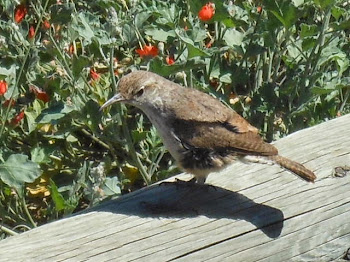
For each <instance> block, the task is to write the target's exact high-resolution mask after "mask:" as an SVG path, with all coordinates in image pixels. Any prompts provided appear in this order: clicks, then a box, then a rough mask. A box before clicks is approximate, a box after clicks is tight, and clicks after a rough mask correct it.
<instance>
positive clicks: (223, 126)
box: [172, 89, 278, 155]
mask: <svg viewBox="0 0 350 262" xmlns="http://www.w3.org/2000/svg"><path fill="white" fill-rule="evenodd" d="M184 96H189V97H188V98H187V97H184ZM193 97H196V100H194V99H193ZM181 98H182V99H181ZM178 99H179V103H180V101H181V100H182V105H180V104H179V105H178V106H177V107H175V108H181V106H182V107H183V108H187V109H188V110H177V111H176V112H174V113H175V115H176V117H175V118H174V123H173V124H172V126H173V127H174V130H173V131H174V133H175V134H176V136H178V137H179V139H180V140H181V141H184V143H187V144H188V145H190V146H192V147H195V148H210V149H213V150H228V151H233V152H238V153H242V154H253V155H276V154H278V151H277V149H276V148H275V147H274V146H273V145H271V144H268V143H266V142H264V141H263V140H262V138H261V137H260V135H259V134H258V130H257V129H256V128H255V127H253V126H252V125H250V124H249V123H248V122H247V121H246V120H245V119H244V118H243V117H241V116H240V115H239V114H238V113H236V112H235V111H234V110H232V109H230V108H228V107H226V106H225V105H223V104H222V103H221V102H220V101H218V100H217V99H215V98H213V97H211V96H209V95H207V94H205V93H202V92H199V91H197V90H194V89H192V91H191V92H183V94H182V95H181V96H179V98H178Z"/></svg>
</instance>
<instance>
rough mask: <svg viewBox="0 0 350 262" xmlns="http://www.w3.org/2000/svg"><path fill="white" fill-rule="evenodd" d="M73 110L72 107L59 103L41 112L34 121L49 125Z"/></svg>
mask: <svg viewBox="0 0 350 262" xmlns="http://www.w3.org/2000/svg"><path fill="white" fill-rule="evenodd" d="M73 110H74V108H73V107H72V106H68V105H66V104H63V103H62V102H60V103H58V104H56V105H54V106H52V107H50V108H47V109H45V110H43V111H42V112H41V114H40V115H39V116H38V117H37V119H36V121H37V122H38V123H41V124H44V123H51V122H54V121H55V120H59V119H61V118H62V117H64V116H65V115H67V114H68V113H70V112H71V111H73Z"/></svg>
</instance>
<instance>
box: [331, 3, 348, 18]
mask: <svg viewBox="0 0 350 262" xmlns="http://www.w3.org/2000/svg"><path fill="white" fill-rule="evenodd" d="M345 13H346V10H345V9H344V8H341V7H339V6H333V7H332V16H333V17H334V18H335V19H336V20H338V19H339V18H340V17H341V16H342V15H343V14H345Z"/></svg>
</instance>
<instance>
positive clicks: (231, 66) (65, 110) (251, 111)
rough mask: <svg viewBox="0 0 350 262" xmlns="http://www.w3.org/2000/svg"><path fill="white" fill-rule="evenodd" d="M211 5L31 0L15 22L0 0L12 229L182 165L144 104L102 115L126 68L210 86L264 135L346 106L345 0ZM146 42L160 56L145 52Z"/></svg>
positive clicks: (3, 172) (0, 177)
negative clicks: (207, 13)
mask: <svg viewBox="0 0 350 262" xmlns="http://www.w3.org/2000/svg"><path fill="white" fill-rule="evenodd" d="M211 2H212V3H214V4H215V15H214V17H213V18H212V19H210V20H209V21H208V22H207V23H204V22H202V21H200V19H199V18H198V11H199V10H200V9H201V8H202V6H203V5H204V4H206V3H204V2H201V1H186V0H172V1H157V0H145V1H137V0H136V1H127V2H125V1H110V0H99V1H83V0H79V1H68V2H67V1H51V0H42V1H27V2H25V4H26V7H27V15H26V16H25V17H24V18H23V20H21V21H20V22H16V19H17V18H16V14H15V8H16V3H17V2H15V1H10V0H2V1H1V2H0V3H1V6H0V8H1V22H0V56H1V60H0V80H4V81H6V83H7V84H8V88H7V90H6V92H5V93H4V94H1V95H0V144H1V147H0V220H1V221H0V223H1V224H2V226H3V227H2V228H3V231H4V232H7V233H6V234H11V232H12V231H11V228H15V227H16V228H19V230H18V231H24V230H26V229H27V228H28V227H33V226H36V225H37V224H41V223H45V222H47V221H50V220H52V219H56V218H58V217H61V216H62V215H67V214H70V213H72V212H75V211H78V210H81V209H83V208H86V207H88V206H93V205H95V204H97V203H99V202H100V201H101V200H103V199H106V198H109V197H113V196H118V195H121V194H122V193H127V192H130V191H132V190H135V189H137V188H140V187H142V186H145V185H148V184H151V183H153V182H155V181H158V180H160V179H163V178H165V177H168V176H170V175H172V174H175V173H176V172H178V171H179V170H177V169H176V167H175V165H174V163H173V161H172V158H171V157H170V156H169V154H168V153H167V151H166V150H165V149H164V147H163V146H162V143H161V141H160V139H159V137H158V135H157V133H156V130H155V129H154V128H153V127H152V126H151V125H150V123H149V122H148V120H147V119H144V117H143V115H142V114H141V112H140V111H139V110H137V109H135V108H131V107H130V108H128V110H126V107H125V106H124V105H115V106H113V107H111V108H108V109H106V110H105V111H104V112H100V111H99V107H100V106H101V105H102V104H103V103H104V102H105V101H106V100H107V99H108V98H109V97H110V96H111V95H112V94H113V93H114V92H115V91H116V89H117V85H116V83H117V81H118V79H119V78H120V77H121V76H122V75H123V74H125V73H127V72H128V71H130V70H134V69H148V70H151V71H153V72H156V73H158V74H160V75H162V76H165V77H167V78H170V79H171V80H173V81H176V82H179V83H180V84H183V85H186V86H189V87H194V88H199V89H201V90H203V91H206V92H210V93H212V94H213V95H214V96H216V97H218V98H219V99H220V100H221V101H222V102H223V103H225V104H227V105H228V106H231V107H232V108H234V109H235V110H236V111H237V112H239V113H240V114H242V115H243V116H244V117H246V118H247V119H248V120H249V121H250V122H251V123H252V124H254V125H255V126H257V127H258V128H260V130H261V133H262V135H264V136H265V138H266V139H267V140H269V141H271V140H272V139H277V138H279V137H282V136H284V135H286V134H289V133H291V132H293V131H296V130H299V129H301V128H304V127H308V126H311V125H314V124H317V123H319V122H322V121H324V120H326V119H330V118H334V117H336V116H338V115H342V114H345V113H348V112H349V111H350V106H349V103H348V102H349V96H350V88H349V86H350V80H349V79H350V78H349V73H350V72H349V71H350V69H349V55H348V54H349V51H350V50H349V49H350V45H349V43H348V41H347V40H346V39H347V38H348V35H349V30H350V23H349V21H350V19H349V18H350V8H349V3H346V2H344V1H335V0H322V1H321V0H314V1H304V0H294V1H287V0H282V1H275V0H267V1H263V5H262V6H257V5H255V2H252V1H235V2H233V1H221V0H220V1H219V0H213V1H211ZM33 30H34V34H33V35H32V36H30V34H29V32H30V31H33ZM145 45H153V46H156V47H158V48H159V53H158V55H157V56H155V57H154V56H143V57H140V56H139V55H138V54H137V53H136V50H137V49H140V48H143V47H144V46H145ZM170 59H172V62H171V63H170V62H169V61H170ZM173 62H174V63H173ZM1 92H2V91H1ZM28 207H30V208H28ZM6 228H7V229H8V230H7V231H5V229H6ZM4 236H5V235H0V237H4Z"/></svg>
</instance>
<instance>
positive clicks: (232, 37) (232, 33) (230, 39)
mask: <svg viewBox="0 0 350 262" xmlns="http://www.w3.org/2000/svg"><path fill="white" fill-rule="evenodd" d="M243 37H244V34H243V33H241V32H239V31H237V30H236V29H234V28H229V29H228V30H227V31H226V33H225V35H224V37H223V39H224V41H225V43H226V44H227V45H228V46H231V47H234V46H239V45H241V44H242V41H243Z"/></svg>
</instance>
